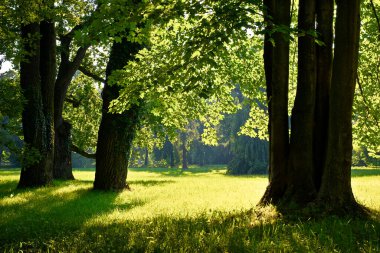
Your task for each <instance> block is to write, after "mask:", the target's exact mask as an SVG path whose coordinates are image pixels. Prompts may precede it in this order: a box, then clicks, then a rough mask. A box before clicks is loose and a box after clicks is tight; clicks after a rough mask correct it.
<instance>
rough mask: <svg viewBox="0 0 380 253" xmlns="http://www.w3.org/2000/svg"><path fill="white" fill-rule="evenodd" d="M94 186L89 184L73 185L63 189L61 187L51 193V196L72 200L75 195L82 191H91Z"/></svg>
mask: <svg viewBox="0 0 380 253" xmlns="http://www.w3.org/2000/svg"><path fill="white" fill-rule="evenodd" d="M91 188H92V185H88V184H71V185H67V186H63V187H59V188H57V189H54V190H53V191H51V192H50V195H51V196H55V197H63V198H66V199H71V198H72V197H73V196H74V194H75V193H77V192H78V191H81V190H90V189H91Z"/></svg>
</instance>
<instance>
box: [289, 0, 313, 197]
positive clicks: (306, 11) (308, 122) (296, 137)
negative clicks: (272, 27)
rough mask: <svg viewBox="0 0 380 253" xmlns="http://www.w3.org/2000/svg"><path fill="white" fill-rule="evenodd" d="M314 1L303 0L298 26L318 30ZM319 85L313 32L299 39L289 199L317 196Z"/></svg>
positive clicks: (300, 2)
mask: <svg viewBox="0 0 380 253" xmlns="http://www.w3.org/2000/svg"><path fill="white" fill-rule="evenodd" d="M315 4H316V3H315V0H300V1H299V9H298V29H299V30H300V31H304V32H306V31H311V30H314V29H315ZM315 87H316V52H315V41H314V38H313V37H312V36H310V35H307V34H306V35H304V36H300V37H299V38H298V77H297V94H296V98H295V102H294V107H293V109H292V121H291V138H290V154H289V168H288V169H289V173H288V186H287V193H286V195H287V196H286V198H287V199H288V200H287V201H291V202H295V203H297V204H306V203H308V202H310V201H311V200H313V199H314V198H315V196H316V189H315V186H314V181H313V177H312V176H313V171H314V169H313V162H314V159H313V140H314V138H313V137H314V136H313V131H314V107H315Z"/></svg>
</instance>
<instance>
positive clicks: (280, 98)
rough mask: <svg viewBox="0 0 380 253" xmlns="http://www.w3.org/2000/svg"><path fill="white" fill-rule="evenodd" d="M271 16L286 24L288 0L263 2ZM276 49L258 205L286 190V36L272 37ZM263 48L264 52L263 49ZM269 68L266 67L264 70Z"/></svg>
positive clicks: (288, 21)
mask: <svg viewBox="0 0 380 253" xmlns="http://www.w3.org/2000/svg"><path fill="white" fill-rule="evenodd" d="M264 4H267V7H268V10H269V13H272V16H273V22H274V24H275V25H284V26H287V27H289V25H290V1H289V0H284V1H279V0H273V1H265V2H264ZM273 40H274V41H275V44H276V46H275V47H273V48H272V50H273V54H272V55H273V59H272V61H271V62H269V63H268V64H271V65H272V68H271V72H272V74H271V80H270V81H271V84H270V86H271V88H272V89H271V90H272V91H271V92H272V96H271V98H270V102H271V106H270V108H271V112H270V118H269V121H270V128H271V129H270V134H271V137H270V141H271V145H270V165H269V167H270V172H271V173H270V179H269V185H268V187H267V189H266V192H265V194H264V196H263V198H262V199H261V201H260V202H261V203H262V204H267V203H277V202H278V201H279V200H280V199H281V198H282V196H283V194H284V191H285V188H286V175H287V164H286V162H284V161H287V160H288V147H289V134H288V80H289V40H288V38H287V36H286V34H284V33H281V32H276V33H274V34H273ZM267 48H268V47H266V48H265V49H267ZM267 68H269V66H266V69H267Z"/></svg>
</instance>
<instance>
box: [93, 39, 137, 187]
mask: <svg viewBox="0 0 380 253" xmlns="http://www.w3.org/2000/svg"><path fill="white" fill-rule="evenodd" d="M139 49H140V45H139V44H137V43H133V42H129V41H127V40H126V39H123V40H122V42H121V43H117V42H114V44H113V45H112V49H111V54H110V58H109V62H108V65H107V70H106V84H105V86H104V89H103V107H102V120H101V123H100V128H99V132H98V143H97V150H96V173H95V182H94V188H95V189H99V190H122V189H124V188H128V185H127V183H126V179H127V173H128V161H129V156H130V152H131V146H132V141H133V138H134V136H135V132H136V129H137V126H138V121H139V112H140V105H136V104H133V105H131V107H130V108H129V109H127V110H126V111H125V112H123V113H121V114H112V113H109V112H108V110H109V105H110V102H111V101H112V100H113V99H116V98H117V97H118V96H119V92H120V89H121V88H120V86H118V85H110V84H109V76H110V75H111V74H112V72H113V71H114V70H118V69H122V68H123V67H124V66H125V65H126V64H127V63H128V61H129V60H133V59H134V56H135V55H136V53H137V52H138V50H139Z"/></svg>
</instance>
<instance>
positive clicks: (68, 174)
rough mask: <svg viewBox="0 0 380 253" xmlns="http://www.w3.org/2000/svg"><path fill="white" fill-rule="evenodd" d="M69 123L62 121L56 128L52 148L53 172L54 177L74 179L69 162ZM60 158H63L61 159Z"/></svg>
mask: <svg viewBox="0 0 380 253" xmlns="http://www.w3.org/2000/svg"><path fill="white" fill-rule="evenodd" d="M70 132H71V124H70V123H68V122H66V121H63V123H62V124H61V125H60V126H59V127H58V128H56V132H55V149H54V172H53V176H54V178H55V179H61V180H62V179H63V180H74V175H73V173H72V164H71V147H70V143H71V139H70ZM61 159H64V160H63V161H62V160H61Z"/></svg>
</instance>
